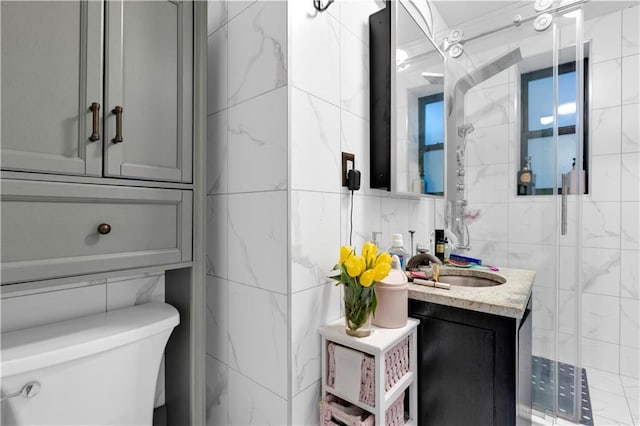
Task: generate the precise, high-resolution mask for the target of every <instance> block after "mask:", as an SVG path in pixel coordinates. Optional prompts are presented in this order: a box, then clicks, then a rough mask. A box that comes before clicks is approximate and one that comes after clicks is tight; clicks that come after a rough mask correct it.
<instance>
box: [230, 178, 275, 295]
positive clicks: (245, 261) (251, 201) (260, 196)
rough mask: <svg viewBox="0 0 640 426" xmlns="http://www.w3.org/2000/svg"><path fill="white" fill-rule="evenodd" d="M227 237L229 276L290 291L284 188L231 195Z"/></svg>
mask: <svg viewBox="0 0 640 426" xmlns="http://www.w3.org/2000/svg"><path fill="white" fill-rule="evenodd" d="M256 212H258V214H256ZM228 238H229V244H228V256H229V273H228V276H229V279H230V280H233V281H237V282H241V283H244V284H249V285H252V286H256V287H260V288H263V289H266V290H271V291H276V292H279V293H282V294H286V293H287V193H286V192H285V191H277V192H256V193H249V194H234V195H230V196H229V235H228Z"/></svg>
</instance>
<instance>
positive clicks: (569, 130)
mask: <svg viewBox="0 0 640 426" xmlns="http://www.w3.org/2000/svg"><path fill="white" fill-rule="evenodd" d="M575 71H576V61H571V62H565V63H563V64H561V65H559V66H558V75H560V74H567V73H570V72H575ZM548 77H553V67H546V68H541V69H538V70H534V71H529V72H527V73H523V74H520V102H521V105H522V108H520V114H521V115H520V165H519V167H520V168H519V169H518V170H521V169H522V167H523V166H524V165H525V164H527V161H528V158H529V140H530V139H536V138H543V137H549V136H554V128H555V126H553V127H551V128H550V129H542V130H532V131H530V130H528V129H529V82H531V81H534V80H541V79H543V78H548ZM583 90H584V105H583V109H582V110H583V126H582V132H583V139H582V145H583V149H582V165H583V168H584V172H585V176H587V177H588V176H589V162H588V159H589V99H590V98H591V97H590V95H589V58H587V57H585V58H584V88H583ZM576 102H577V100H576ZM570 134H576V126H575V125H570V126H558V136H562V135H570ZM556 172H557V171H556ZM555 180H556V177H555V176H554V181H555ZM556 189H557V194H558V195H561V194H562V188H556ZM535 190H536V193H535V194H530V195H527V196H531V195H553V194H554V188H536V189H535ZM584 193H585V194H588V193H589V179H588V178H587V179H585V188H584ZM523 196H524V195H523Z"/></svg>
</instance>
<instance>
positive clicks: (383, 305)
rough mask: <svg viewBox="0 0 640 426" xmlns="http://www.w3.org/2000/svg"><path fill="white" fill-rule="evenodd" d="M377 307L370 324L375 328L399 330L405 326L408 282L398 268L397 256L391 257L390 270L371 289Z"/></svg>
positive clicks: (398, 260)
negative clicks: (374, 293)
mask: <svg viewBox="0 0 640 426" xmlns="http://www.w3.org/2000/svg"><path fill="white" fill-rule="evenodd" d="M373 289H374V291H375V292H376V298H377V300H378V306H377V308H376V311H375V312H374V313H373V320H372V321H371V323H372V324H373V325H375V326H376V327H383V328H401V327H404V326H405V325H407V316H408V311H407V306H408V298H409V280H408V278H407V275H406V274H405V273H404V272H403V271H402V269H401V268H400V259H399V258H398V256H395V255H394V256H391V270H390V271H389V274H388V275H387V276H386V277H385V278H384V279H383V280H380V281H378V282H376V284H375V286H374V287H373Z"/></svg>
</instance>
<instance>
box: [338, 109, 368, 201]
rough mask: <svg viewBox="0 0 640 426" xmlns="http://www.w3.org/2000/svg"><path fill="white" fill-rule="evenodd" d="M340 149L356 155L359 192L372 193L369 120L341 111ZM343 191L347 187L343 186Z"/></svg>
mask: <svg viewBox="0 0 640 426" xmlns="http://www.w3.org/2000/svg"><path fill="white" fill-rule="evenodd" d="M340 123H341V126H340V141H341V144H340V150H341V151H342V152H350V153H352V154H353V155H355V163H356V165H355V168H356V169H358V170H360V172H361V175H360V191H358V193H359V194H363V193H372V192H373V190H372V189H371V183H370V182H371V171H370V170H369V162H370V158H371V157H370V155H369V152H370V149H369V122H368V121H367V120H365V119H363V118H362V117H358V116H357V115H355V114H352V113H350V112H348V111H345V110H341V111H340ZM343 191H345V189H344V188H343Z"/></svg>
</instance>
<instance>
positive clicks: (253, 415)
mask: <svg viewBox="0 0 640 426" xmlns="http://www.w3.org/2000/svg"><path fill="white" fill-rule="evenodd" d="M228 383H229V418H228V419H229V422H228V423H227V424H228V425H229V426H236V425H237V426H250V425H261V426H263V425H285V424H287V400H286V399H284V398H283V397H280V396H278V395H276V394H274V393H272V392H271V391H269V390H267V389H265V388H264V387H262V386H260V385H259V384H257V383H255V382H253V381H251V380H249V379H248V378H246V377H245V376H243V375H241V374H238V373H237V372H236V371H234V370H233V369H229V381H228Z"/></svg>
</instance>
